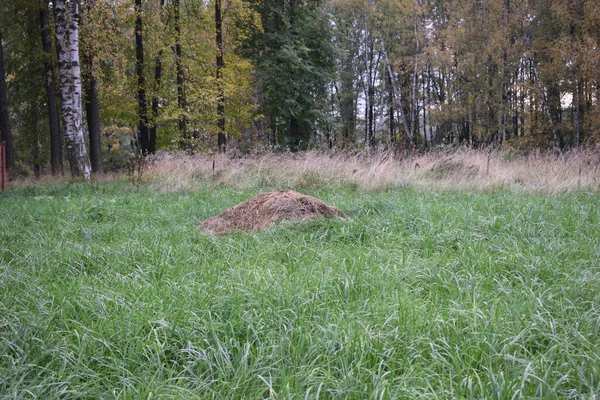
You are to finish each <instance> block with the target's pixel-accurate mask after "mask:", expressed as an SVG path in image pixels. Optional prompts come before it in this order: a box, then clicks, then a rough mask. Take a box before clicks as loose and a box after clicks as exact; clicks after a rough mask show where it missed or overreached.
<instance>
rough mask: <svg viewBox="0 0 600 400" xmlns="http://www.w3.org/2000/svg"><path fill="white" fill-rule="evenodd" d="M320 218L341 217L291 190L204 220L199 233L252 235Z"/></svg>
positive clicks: (265, 195)
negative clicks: (287, 223)
mask: <svg viewBox="0 0 600 400" xmlns="http://www.w3.org/2000/svg"><path fill="white" fill-rule="evenodd" d="M320 216H325V217H327V216H339V217H345V214H344V213H343V212H342V211H341V210H339V209H337V208H335V207H330V206H328V205H327V204H325V203H324V202H322V201H321V200H319V199H317V198H314V197H311V196H305V195H303V194H300V193H297V192H294V191H292V190H281V191H278V192H269V193H261V194H259V195H257V196H254V197H252V198H250V199H248V200H246V201H244V202H243V203H240V204H238V205H237V206H235V207H232V208H230V209H227V210H225V211H223V212H222V213H221V214H219V215H216V216H214V217H212V218H210V219H207V220H206V221H204V223H202V229H203V230H204V231H206V232H208V233H211V234H213V235H225V234H227V233H229V232H233V231H255V230H258V229H262V228H266V227H268V226H271V225H273V224H274V223H276V222H279V221H293V220H306V219H309V218H314V217H320Z"/></svg>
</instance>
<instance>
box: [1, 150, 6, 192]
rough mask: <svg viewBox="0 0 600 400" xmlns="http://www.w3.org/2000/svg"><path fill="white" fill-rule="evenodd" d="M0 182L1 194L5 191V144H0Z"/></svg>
mask: <svg viewBox="0 0 600 400" xmlns="http://www.w3.org/2000/svg"><path fill="white" fill-rule="evenodd" d="M0 175H1V176H0V180H1V181H2V184H1V185H0V186H1V187H2V192H5V191H6V143H4V142H2V143H0Z"/></svg>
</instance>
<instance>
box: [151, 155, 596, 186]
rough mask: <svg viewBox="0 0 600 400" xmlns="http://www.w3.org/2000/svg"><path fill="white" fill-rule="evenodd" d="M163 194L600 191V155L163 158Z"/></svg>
mask: <svg viewBox="0 0 600 400" xmlns="http://www.w3.org/2000/svg"><path fill="white" fill-rule="evenodd" d="M144 179H145V180H147V181H148V182H149V183H150V185H151V187H152V188H153V189H155V190H157V191H166V192H172V191H187V190H192V191H193V190H196V189H198V188H200V187H202V186H205V185H206V183H211V184H213V185H215V187H221V186H227V187H231V188H235V189H252V188H272V189H281V188H294V189H299V190H301V189H307V188H309V189H318V188H325V187H331V186H333V187H335V186H342V187H349V188H355V189H358V190H381V189H389V188H393V187H401V186H410V187H416V188H422V189H451V190H497V189H507V190H515V191H535V192H542V193H550V194H551V193H565V192H568V191H572V190H594V191H596V190H598V189H599V188H600V153H598V152H593V151H571V152H568V153H563V154H546V153H541V152H537V153H532V154H529V155H527V156H517V157H509V156H508V155H506V154H504V153H499V152H494V153H490V152H487V151H476V150H468V149H461V150H458V151H454V152H433V153H428V154H424V155H419V156H415V157H402V158H401V157H398V156H396V155H394V154H393V153H391V152H384V151H382V152H376V153H374V154H373V153H372V154H367V153H355V154H346V153H337V154H327V153H316V152H309V153H303V154H297V155H294V154H285V153H284V154H266V155H262V156H254V157H227V156H220V157H216V158H215V157H211V156H202V155H196V156H184V155H175V154H161V155H158V156H156V157H155V158H154V159H153V160H152V162H151V163H150V165H149V167H148V170H147V171H146V172H145V174H144Z"/></svg>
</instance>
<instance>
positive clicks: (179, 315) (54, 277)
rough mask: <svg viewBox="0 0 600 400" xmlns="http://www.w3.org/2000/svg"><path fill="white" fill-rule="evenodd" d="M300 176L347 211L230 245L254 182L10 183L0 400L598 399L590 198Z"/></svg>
mask: <svg viewBox="0 0 600 400" xmlns="http://www.w3.org/2000/svg"><path fill="white" fill-rule="evenodd" d="M305 178H306V177H305ZM309 178H310V176H309ZM267 183H268V182H267ZM308 183H309V184H307V185H306V186H305V187H303V188H301V189H302V191H303V192H304V193H305V194H310V195H313V196H317V197H319V198H321V199H322V200H324V201H326V202H327V203H329V204H331V205H334V206H337V207H339V208H341V209H343V210H344V211H345V212H346V213H347V214H348V218H347V219H346V220H340V219H329V220H315V221H311V222H307V223H294V224H290V225H286V226H282V227H277V228H272V229H268V230H266V231H263V232H260V233H256V234H241V233H239V234H234V235H230V236H227V237H224V238H215V237H211V236H208V235H206V234H204V233H202V232H201V231H200V230H199V229H198V228H199V225H200V224H201V222H202V221H203V220H205V219H206V218H208V217H210V216H213V215H215V214H217V213H219V212H220V211H222V210H223V209H224V208H226V207H230V206H233V205H235V204H237V203H239V202H241V201H243V200H246V199H247V198H249V197H250V196H252V195H254V194H256V193H258V192H260V191H261V190H265V189H267V186H265V187H259V186H256V187H248V188H239V187H233V186H231V187H228V186H224V187H218V188H217V187H216V186H215V185H208V184H206V185H203V186H199V187H198V188H196V190H180V191H177V190H175V191H157V190H156V188H155V187H153V186H152V185H151V184H141V185H137V186H135V187H134V186H132V185H131V184H129V183H127V182H123V181H114V182H107V183H100V184H82V183H56V184H52V185H22V186H19V187H13V188H11V189H10V190H9V192H8V193H6V194H4V195H2V196H0V398H40V399H52V398H69V399H71V398H86V399H92V398H119V399H148V398H161V399H162V398H202V399H259V398H285V399H288V398H290V399H291V398H293V399H317V398H320V399H326V398H329V399H334V398H335V399H346V398H347V399H391V398H401V399H417V398H424V399H425V398H426V399H434V398H439V399H463V398H464V399H476V398H481V399H511V398H516V399H519V398H527V399H532V398H541V399H553V398H556V399H559V398H560V399H562V398H571V399H595V398H597V397H599V395H600V261H599V260H600V196H599V195H598V193H597V192H593V191H577V190H574V191H571V192H569V193H566V194H540V193H535V192H520V191H514V190H505V189H502V188H500V189H498V190H481V191H476V192H465V191H458V190H442V189H436V190H426V189H422V188H416V189H410V188H408V187H402V186H400V187H397V188H394V189H388V190H382V189H378V190H371V191H364V190H360V189H359V188H357V187H356V185H346V186H344V185H338V186H335V187H327V186H322V185H313V186H311V185H310V182H308Z"/></svg>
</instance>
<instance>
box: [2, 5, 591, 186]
mask: <svg viewBox="0 0 600 400" xmlns="http://www.w3.org/2000/svg"><path fill="white" fill-rule="evenodd" d="M599 43H600V3H598V2H597V1H596V0H560V1H554V0H53V1H49V0H12V1H10V2H8V1H5V2H2V4H1V5H0V131H1V133H2V140H3V141H5V142H6V143H7V148H8V154H7V156H8V157H7V159H8V164H9V168H10V169H11V171H12V173H13V174H29V173H32V174H40V173H42V172H43V171H45V170H50V171H51V172H52V173H53V174H60V173H62V171H63V164H64V161H63V160H65V161H67V162H68V165H69V170H70V171H71V172H72V173H73V174H74V175H81V176H84V177H86V176H89V174H90V173H91V172H92V171H93V172H100V171H102V170H107V169H112V168H119V167H120V166H122V165H123V163H124V162H125V161H126V160H127V158H128V157H129V156H130V155H131V154H132V153H134V154H138V155H145V154H152V153H154V152H156V151H157V150H159V149H182V150H185V151H190V152H193V151H214V152H221V153H225V152H227V151H230V150H231V149H235V150H236V151H242V152H248V151H251V150H252V149H253V148H257V147H259V148H267V149H285V150H291V151H298V150H304V149H308V148H324V149H325V148H326V149H333V148H375V147H378V148H393V149H397V150H399V151H406V152H413V151H427V150H430V149H433V148H435V147H438V146H456V145H467V146H472V147H483V146H485V147H488V146H494V147H500V146H509V147H511V148H515V149H518V150H521V149H523V150H528V149H533V148H548V149H557V150H559V151H561V150H565V149H569V148H574V147H579V146H595V145H596V143H597V141H598V138H599V137H600V107H599V106H598V100H599V98H600V73H599V72H598V71H599V70H598V68H597V66H598V65H600V48H599Z"/></svg>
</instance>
